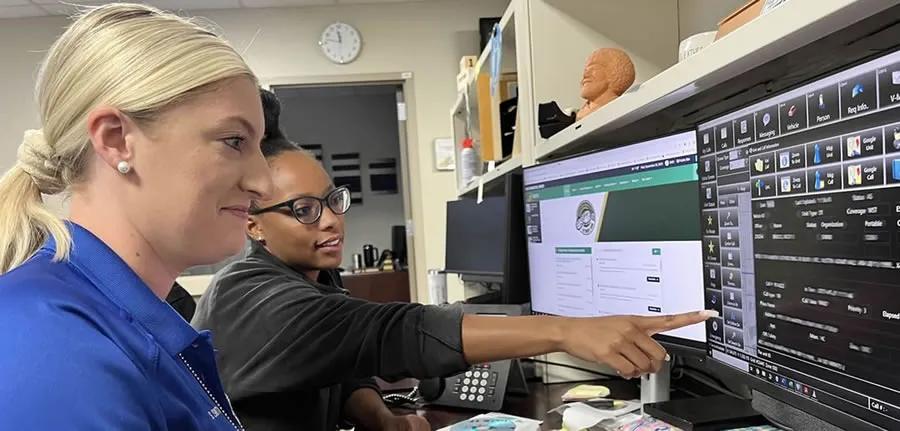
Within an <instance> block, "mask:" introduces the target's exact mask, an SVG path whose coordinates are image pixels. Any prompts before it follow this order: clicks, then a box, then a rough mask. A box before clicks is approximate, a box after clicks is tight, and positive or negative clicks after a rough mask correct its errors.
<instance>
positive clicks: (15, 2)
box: [0, 0, 423, 19]
mask: <svg viewBox="0 0 900 431" xmlns="http://www.w3.org/2000/svg"><path fill="white" fill-rule="evenodd" d="M414 1H423V0H150V1H143V2H141V3H148V4H151V5H154V6H157V7H159V8H161V9H168V10H204V9H242V8H267V7H303V6H334V5H346V4H373V3H408V2H414ZM103 3H112V2H109V1H101V0H0V19H3V18H25V17H34V16H50V15H71V14H72V13H73V12H75V11H76V10H77V6H73V5H87V6H94V5H99V4H103Z"/></svg>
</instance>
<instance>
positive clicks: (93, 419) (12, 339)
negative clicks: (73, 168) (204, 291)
mask: <svg viewBox="0 0 900 431" xmlns="http://www.w3.org/2000/svg"><path fill="white" fill-rule="evenodd" d="M68 225H69V230H70V231H71V232H72V236H73V244H74V245H73V248H72V253H71V256H70V259H69V260H68V261H64V262H52V257H53V254H54V251H55V246H56V244H55V242H54V241H53V240H50V241H48V242H47V243H46V244H45V245H44V247H43V248H41V250H40V251H38V252H37V253H36V254H35V256H34V257H32V258H31V259H30V260H28V262H26V263H25V264H23V265H22V266H20V267H18V268H16V269H14V270H12V271H10V272H8V273H6V274H4V275H2V276H0V429H2V430H26V429H28V430H54V431H62V430H129V431H131V430H179V431H180V430H230V431H233V430H235V429H236V428H237V429H240V423H239V422H238V421H237V419H235V418H234V416H233V413H232V411H231V407H230V405H229V403H228V399H227V398H226V397H225V393H224V391H223V389H222V385H221V383H220V381H219V377H218V374H217V373H216V364H215V357H214V352H213V348H212V344H211V342H210V336H209V333H208V332H202V333H198V332H197V331H196V330H194V329H193V328H191V326H190V325H189V324H188V323H187V322H185V321H184V319H182V318H181V317H180V316H179V315H178V313H176V312H175V310H173V309H172V308H171V307H170V306H169V305H168V304H167V303H165V302H164V301H162V300H160V299H159V298H158V297H156V296H155V295H154V294H153V292H151V291H150V289H149V288H148V287H147V285H146V284H145V283H144V282H143V281H141V279H140V278H139V277H138V276H137V274H135V272H134V271H132V270H131V268H130V267H129V266H128V265H126V264H125V262H124V261H123V260H122V259H120V258H119V256H118V255H117V254H116V253H115V252H113V251H112V250H111V249H110V248H109V247H107V246H106V244H104V243H103V242H102V241H101V240H100V239H99V238H97V237H95V236H94V235H93V234H91V233H90V232H88V231H87V230H86V229H84V228H81V227H79V226H77V225H75V224H73V223H68Z"/></svg>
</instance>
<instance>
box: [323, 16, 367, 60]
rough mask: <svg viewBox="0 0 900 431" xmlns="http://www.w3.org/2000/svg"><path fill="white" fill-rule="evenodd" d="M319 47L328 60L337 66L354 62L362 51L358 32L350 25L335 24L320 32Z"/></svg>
mask: <svg viewBox="0 0 900 431" xmlns="http://www.w3.org/2000/svg"><path fill="white" fill-rule="evenodd" d="M319 46H320V47H321V48H322V53H324V54H325V56H326V57H328V59H329V60H331V61H333V62H335V63H338V64H346V63H349V62H351V61H353V60H356V57H358V56H359V52H360V51H361V50H362V38H361V37H360V36H359V31H357V30H356V28H355V27H353V26H352V25H350V24H347V23H343V22H336V23H334V24H331V25H329V26H328V27H327V28H326V29H325V31H323V32H322V37H321V38H320V39H319Z"/></svg>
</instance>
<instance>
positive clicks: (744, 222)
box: [697, 53, 900, 429]
mask: <svg viewBox="0 0 900 431" xmlns="http://www.w3.org/2000/svg"><path fill="white" fill-rule="evenodd" d="M897 107H900V55H898V53H893V54H889V55H887V56H884V57H881V58H879V59H876V60H873V61H870V62H868V63H865V64H862V65H859V66H857V67H854V68H852V69H848V70H845V71H843V72H840V73H837V74H834V75H832V76H830V77H828V78H823V79H821V80H818V81H815V82H813V83H811V84H808V85H805V86H803V87H801V88H797V89H795V90H792V91H788V92H785V93H783V94H781V95H778V96H774V97H771V98H769V99H766V100H764V101H762V102H759V103H756V104H754V105H752V106H749V107H747V108H745V109H742V110H740V111H737V112H734V113H731V114H728V115H725V116H722V117H720V118H717V119H713V120H711V121H709V122H707V123H704V124H701V125H700V126H699V128H698V131H697V145H698V149H699V154H700V158H699V164H700V166H699V169H700V179H701V185H700V192H701V205H702V208H703V209H702V222H701V225H702V229H703V235H704V239H703V255H704V284H705V297H706V304H707V305H706V306H707V307H708V308H711V309H716V310H718V311H719V312H720V313H721V317H720V318H717V319H711V320H710V321H708V322H707V342H708V346H709V355H710V356H711V357H712V358H713V359H715V360H717V361H721V362H725V363H727V364H729V365H732V366H734V367H737V368H739V369H741V370H743V371H745V372H747V373H750V374H751V375H753V376H754V377H757V378H760V379H764V380H767V381H768V382H769V383H771V384H774V385H778V386H780V387H782V388H783V389H784V390H788V391H792V392H795V393H796V394H799V395H801V396H804V397H808V398H809V399H812V400H815V401H818V402H820V403H822V404H824V405H826V406H829V407H832V408H835V409H838V410H841V411H843V412H845V413H849V414H851V415H853V416H857V417H860V418H862V419H864V420H867V421H869V422H872V423H873V424H877V425H880V426H882V427H885V428H888V429H900V392H898V390H897V389H898V388H900V187H898V186H900V109H896V108H897Z"/></svg>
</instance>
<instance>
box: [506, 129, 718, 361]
mask: <svg viewBox="0 0 900 431" xmlns="http://www.w3.org/2000/svg"><path fill="white" fill-rule="evenodd" d="M688 134H693V135H694V141H695V143H696V140H697V129H696V128H692V129H682V130H678V131H674V132H670V133H666V134H662V135H658V136H654V137H652V138H649V139H642V140H640V141H633V142H629V143H627V144H623V145H617V146H611V147H603V148H596V149H593V150H588V151H583V152H580V153H577V154H572V155H568V156H565V157H560V158H557V159H551V160H547V161H546V162H545V163H538V164H534V165H531V166H526V167H524V168H522V193H523V196H524V194H525V193H526V191H525V188H526V187H528V184H526V182H525V174H526V173H527V172H528V171H529V170H531V169H536V168H538V167H540V166H542V165H545V164H548V163H557V162H563V161H566V160H570V159H576V158H579V157H585V156H589V155H593V154H597V153H602V152H606V151H611V150H615V149H619V148H625V147H630V146H632V145H639V144H644V143H647V142H650V141H655V140H658V139H665V138H669V137H672V136H678V135H685V136H687V135H688ZM698 170H699V165H698ZM698 174H699V172H698ZM697 193H698V194H699V193H700V180H699V178H698V179H697ZM522 216H523V217H526V215H525V213H524V212H523V213H522ZM698 241H701V242H702V238H701V239H699V240H698ZM527 250H528V244H526V256H527ZM528 279H529V284H530V286H529V293H530V294H532V295H531V297H532V298H534V295H533V294H534V283H531V274H530V273H529V275H528ZM533 307H534V302H533V300H532V309H533ZM540 313H541V314H549V315H554V316H556V315H555V314H551V313H542V312H540ZM559 317H565V316H559ZM704 333H705V330H704ZM653 338H654V339H655V340H656V341H657V342H659V343H660V344H662V345H663V346H665V347H666V348H667V349H669V350H671V352H672V353H675V354H677V355H681V356H692V357H701V358H702V357H705V356H706V354H707V344H706V341H696V340H691V339H688V338H679V337H673V336H671V335H663V334H657V335H654V336H653Z"/></svg>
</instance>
